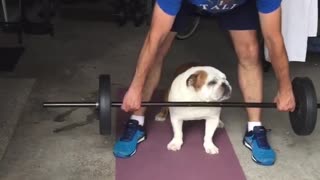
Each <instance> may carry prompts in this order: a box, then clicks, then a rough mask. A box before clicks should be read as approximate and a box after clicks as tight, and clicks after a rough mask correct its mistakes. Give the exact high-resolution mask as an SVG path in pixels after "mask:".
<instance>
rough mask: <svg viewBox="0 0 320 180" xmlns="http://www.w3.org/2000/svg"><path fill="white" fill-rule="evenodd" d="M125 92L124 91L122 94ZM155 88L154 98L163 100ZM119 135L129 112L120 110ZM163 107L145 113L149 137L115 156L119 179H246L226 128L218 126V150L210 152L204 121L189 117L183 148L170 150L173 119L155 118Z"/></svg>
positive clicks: (214, 138)
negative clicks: (124, 156) (127, 154)
mask: <svg viewBox="0 0 320 180" xmlns="http://www.w3.org/2000/svg"><path fill="white" fill-rule="evenodd" d="M123 94H124V92H123V91H121V93H120V97H123ZM162 94H163V93H161V92H156V96H154V97H153V98H152V100H161V95H162ZM117 111H118V112H117V136H118V137H119V135H120V133H121V132H122V130H123V125H124V123H125V122H126V120H127V119H128V118H129V114H127V113H125V112H123V111H121V109H118V110H117ZM159 111H160V107H150V108H148V111H147V113H146V117H145V118H146V129H147V139H146V140H145V141H144V142H142V143H141V144H140V145H139V146H138V149H137V152H136V154H135V155H134V156H132V157H130V158H127V159H121V158H117V159H116V173H115V174H116V175H115V176H116V180H129V179H130V180H211V179H218V180H235V179H236V180H243V179H246V178H245V175H244V173H243V171H242V168H241V166H240V163H239V161H238V159H237V156H236V154H235V152H234V150H233V147H232V144H231V142H230V140H229V137H228V135H227V133H226V131H225V129H221V128H219V129H217V131H216V133H215V135H214V137H213V140H214V143H215V144H216V146H217V147H218V148H219V154H217V155H209V154H207V153H206V152H205V150H204V148H203V136H204V128H205V121H189V122H185V123H184V126H183V132H184V144H183V145H182V148H181V150H180V151H176V152H173V151H169V150H167V144H168V143H169V142H170V140H171V138H172V134H173V133H172V129H171V124H170V119H169V118H168V119H167V120H166V121H164V122H158V121H154V116H155V115H156V113H157V112H159Z"/></svg>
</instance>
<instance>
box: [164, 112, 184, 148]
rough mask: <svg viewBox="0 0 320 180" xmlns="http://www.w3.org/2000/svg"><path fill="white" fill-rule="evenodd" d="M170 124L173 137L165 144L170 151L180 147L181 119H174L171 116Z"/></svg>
mask: <svg viewBox="0 0 320 180" xmlns="http://www.w3.org/2000/svg"><path fill="white" fill-rule="evenodd" d="M171 124H172V130H173V138H172V140H171V141H170V142H169V144H168V145H167V148H168V150H171V151H178V150H180V148H181V145H182V144H183V140H182V138H183V132H182V125H183V120H180V119H176V118H173V117H171Z"/></svg>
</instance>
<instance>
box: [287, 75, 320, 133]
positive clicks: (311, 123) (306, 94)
mask: <svg viewBox="0 0 320 180" xmlns="http://www.w3.org/2000/svg"><path fill="white" fill-rule="evenodd" d="M292 86H293V93H294V96H295V99H296V104H297V106H296V109H295V111H294V112H290V113H289V117H290V122H291V126H292V129H293V131H294V132H295V133H296V134H297V135H300V136H305V135H310V134H311V133H312V132H313V130H314V128H315V126H316V122H317V112H318V108H317V96H316V92H315V88H314V86H313V83H312V81H311V80H310V79H309V78H307V77H296V78H294V79H293V81H292Z"/></svg>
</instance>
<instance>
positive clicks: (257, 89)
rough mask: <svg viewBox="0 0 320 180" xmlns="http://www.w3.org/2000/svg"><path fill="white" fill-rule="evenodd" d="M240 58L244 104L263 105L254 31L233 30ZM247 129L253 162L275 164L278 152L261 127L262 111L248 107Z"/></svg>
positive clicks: (239, 66)
mask: <svg viewBox="0 0 320 180" xmlns="http://www.w3.org/2000/svg"><path fill="white" fill-rule="evenodd" d="M230 35H231V39H232V41H233V44H234V48H235V51H236V54H237V56H238V78H239V85H240V89H241V92H242V95H243V97H244V100H245V102H261V101H262V97H263V90H262V88H263V74H262V66H261V61H260V60H259V45H258V41H257V34H256V31H255V30H242V31H240V30H230ZM247 112H248V118H249V122H248V129H247V131H246V133H245V136H244V138H243V143H244V145H245V146H246V147H248V148H249V149H250V150H251V151H252V159H253V160H254V161H255V162H257V163H258V164H261V165H266V166H267V165H273V164H274V162H275V152H274V150H273V149H272V148H271V147H270V145H269V143H268V141H267V134H266V129H265V128H264V127H263V126H262V124H261V121H260V120H261V109H260V108H247Z"/></svg>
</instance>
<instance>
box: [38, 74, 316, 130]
mask: <svg viewBox="0 0 320 180" xmlns="http://www.w3.org/2000/svg"><path fill="white" fill-rule="evenodd" d="M110 86H111V80H110V76H109V75H100V76H99V95H98V99H97V101H96V102H44V103H43V107H94V108H97V109H98V110H99V120H100V134H102V135H107V134H111V107H121V105H122V102H112V101H111V96H110V94H111V92H110V89H111V88H110ZM292 86H293V92H294V96H295V99H296V109H295V110H294V112H290V113H289V116H290V123H291V126H292V129H293V131H294V132H295V133H296V134H297V135H301V136H303V135H304V136H305V135H310V134H311V133H312V132H313V130H314V128H315V125H316V121H317V109H318V108H319V107H320V104H317V96H316V92H315V88H314V85H313V83H312V81H311V80H310V79H309V78H308V77H296V78H294V79H293V81H292ZM141 106H143V107H145V106H176V107H256V108H277V105H276V103H271V102H263V103H254V102H252V103H244V102H141Z"/></svg>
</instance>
